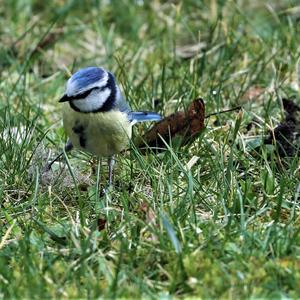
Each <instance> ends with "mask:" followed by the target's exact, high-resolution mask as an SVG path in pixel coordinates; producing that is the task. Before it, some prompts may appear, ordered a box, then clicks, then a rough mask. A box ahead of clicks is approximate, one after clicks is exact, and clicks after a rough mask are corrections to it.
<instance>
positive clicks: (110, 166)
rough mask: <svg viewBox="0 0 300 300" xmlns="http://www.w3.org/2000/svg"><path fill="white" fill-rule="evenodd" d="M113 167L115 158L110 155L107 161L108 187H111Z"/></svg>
mask: <svg viewBox="0 0 300 300" xmlns="http://www.w3.org/2000/svg"><path fill="white" fill-rule="evenodd" d="M114 165H115V156H114V155H112V156H111V157H110V158H109V159H108V176H109V179H108V186H109V187H110V186H112V181H113V168H114Z"/></svg>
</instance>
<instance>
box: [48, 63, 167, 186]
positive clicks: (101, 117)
mask: <svg viewBox="0 0 300 300" xmlns="http://www.w3.org/2000/svg"><path fill="white" fill-rule="evenodd" d="M59 102H60V103H62V105H63V107H62V111H63V125H64V129H65V132H66V134H67V136H68V140H67V143H66V144H65V151H66V152H68V151H71V150H72V149H73V148H77V149H79V150H82V151H85V152H89V153H91V154H93V155H95V156H97V157H107V158H108V168H109V184H108V186H112V181H113V166H114V162H115V159H114V157H115V155H116V154H118V153H120V152H121V151H122V150H124V149H126V148H127V147H128V144H129V142H130V139H131V135H132V126H133V125H134V124H136V123H139V122H145V121H160V120H161V119H162V116H161V115H160V114H158V113H155V112H147V111H132V110H131V108H130V106H129V104H128V103H127V101H126V100H125V99H124V97H123V96H122V93H121V90H120V88H119V86H118V84H117V82H116V79H115V76H114V75H113V74H112V73H111V72H109V71H107V70H105V69H104V68H102V67H86V68H83V69H80V70H78V71H77V72H75V73H74V74H73V75H72V76H71V77H70V78H69V79H68V81H67V84H66V89H65V93H64V94H63V96H62V97H61V98H60V100H59ZM62 155H63V152H62V153H61V154H59V155H58V156H57V157H56V158H55V159H54V160H53V161H52V162H51V163H50V166H49V168H51V165H52V164H53V162H54V161H56V160H57V159H58V158H59V157H60V156H62Z"/></svg>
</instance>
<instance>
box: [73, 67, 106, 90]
mask: <svg viewBox="0 0 300 300" xmlns="http://www.w3.org/2000/svg"><path fill="white" fill-rule="evenodd" d="M105 76H107V72H106V71H105V70H104V69H102V68H97V67H88V68H84V69H81V70H79V71H77V72H76V73H75V74H73V75H72V77H71V78H70V83H71V84H72V85H74V88H75V91H74V93H76V91H80V90H82V89H84V88H85V87H87V86H88V85H90V84H93V83H95V82H97V81H99V80H101V79H103V78H104V77H105Z"/></svg>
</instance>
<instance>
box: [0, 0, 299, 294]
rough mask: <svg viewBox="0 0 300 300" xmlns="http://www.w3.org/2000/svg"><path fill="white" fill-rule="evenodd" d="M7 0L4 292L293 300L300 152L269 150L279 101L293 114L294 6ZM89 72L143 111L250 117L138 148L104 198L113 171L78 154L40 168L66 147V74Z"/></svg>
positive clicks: (0, 244)
mask: <svg viewBox="0 0 300 300" xmlns="http://www.w3.org/2000/svg"><path fill="white" fill-rule="evenodd" d="M3 2H4V4H5V5H2V6H1V7H0V25H1V26H0V28H1V31H0V34H1V36H0V40H1V45H2V47H1V49H0V52H1V55H0V65H1V68H0V77H1V80H0V99H1V101H0V124H1V136H0V154H1V160H0V182H1V184H0V205H1V210H0V298H3V299H7V298H33V299H37V298H38V299H40V298H97V297H103V298H121V297H122V298H153V299H157V298H164V299H165V298H172V297H182V298H185V297H200V298H220V297H222V298H284V297H290V298H298V297H299V296H300V271H299V256H300V236H299V225H300V222H299V220H300V219H299V209H300V206H299V193H300V183H299V182H300V181H299V179H300V175H299V156H294V157H290V158H283V157H279V156H278V153H277V152H276V151H274V149H273V150H272V149H271V148H270V147H268V146H266V145H263V143H262V140H263V137H264V136H265V135H266V134H267V133H268V131H269V129H270V128H274V127H275V126H276V125H277V124H278V123H279V122H280V121H281V120H282V118H283V115H284V113H283V110H282V104H281V98H282V97H295V98H296V100H295V101H296V102H297V103H298V104H299V79H300V77H299V76H300V73H299V68H300V52H299V43H300V32H299V30H300V27H299V22H298V21H299V16H300V13H299V11H300V6H299V3H298V1H296V0H295V1H292V0H289V1H288V0H284V1H283V0H282V1H264V2H262V1H246V0H244V1H229V0H228V1H226V0H224V1H216V0H213V1H192V0H187V1H153V2H152V1H149V2H148V1H129V0H122V1H96V0H95V1H79V0H78V1H59V0H56V1H52V2H50V3H47V2H41V1H29V0H23V1H19V0H14V1H7V0H6V1H3ZM187 45H190V46H189V47H188V48H187V49H188V51H189V52H188V53H187V50H186V49H185V48H184V46H187ZM191 45H196V46H197V45H198V50H197V49H196V50H192V47H191ZM196 48H197V47H196ZM186 56H188V57H186ZM90 65H99V66H103V67H105V68H107V69H109V70H111V71H112V72H114V73H115V75H116V77H117V79H118V82H119V83H120V86H121V88H122V91H123V94H124V95H125V96H126V99H128V102H129V103H130V105H131V107H132V108H134V109H145V110H155V111H159V112H160V113H162V114H164V115H167V114H169V113H170V112H173V111H176V110H178V109H183V108H184V107H186V106H187V105H188V103H190V102H191V101H192V99H194V98H195V97H198V96H201V97H202V98H203V99H205V104H206V113H207V114H208V113H213V112H219V111H222V110H224V109H228V108H231V107H235V106H237V105H242V106H243V112H230V113H226V114H219V115H216V116H212V117H210V118H208V119H206V129H205V130H204V131H203V132H202V133H201V134H199V137H198V138H197V139H196V141H195V142H193V143H192V144H191V145H189V146H186V147H183V148H180V149H178V148H177V147H176V142H174V144H172V146H171V147H169V149H168V150H167V151H165V152H163V153H161V154H158V155H155V154H153V153H149V154H148V155H146V156H143V155H141V153H139V151H138V150H137V149H135V148H134V146H133V147H132V149H131V150H130V151H128V152H127V153H126V154H124V155H119V156H118V158H117V165H116V169H115V188H114V190H113V191H112V192H111V193H110V194H109V195H106V196H103V195H100V193H99V189H101V188H102V187H103V186H105V184H106V182H107V169H106V164H105V162H104V161H100V163H99V164H97V163H93V165H94V167H93V168H91V163H90V159H91V157H90V156H89V155H87V154H83V153H79V152H78V151H74V152H73V153H72V154H71V155H68V160H67V164H66V163H65V162H64V163H61V164H56V165H55V166H54V171H53V172H50V173H49V172H48V173H47V172H45V170H44V169H43V167H44V165H45V163H46V161H47V160H48V159H49V158H50V157H54V155H55V154H56V153H58V152H59V151H60V149H61V148H62V147H63V144H64V142H65V139H66V137H65V136H64V131H63V128H62V122H61V107H60V105H59V103H58V102H57V101H58V99H59V97H60V96H61V95H62V93H63V92H64V86H65V82H66V79H67V78H68V77H69V74H70V73H71V72H72V71H73V70H77V69H79V68H81V67H84V66H90ZM258 92H259V94H260V95H259V96H257V97H254V96H253V94H254V93H258ZM155 99H156V101H154V100H155ZM249 124H252V125H253V126H252V127H251V129H250V125H249ZM148 126H151V125H150V124H149V125H146V126H139V127H137V128H136V129H135V135H136V136H138V135H139V134H142V133H143V132H144V131H145V130H146V129H147V127H148ZM253 145H258V148H257V147H256V148H255V147H254V146H253ZM192 158H193V160H194V161H196V163H194V165H193V166H192V167H191V168H187V164H188V162H190V161H191V159H192ZM62 164H63V165H64V166H65V168H64V169H63V170H61V168H62ZM92 170H94V171H92ZM97 182H98V183H100V188H99V186H98V185H97ZM105 222H106V224H105V228H104V229H103V230H99V227H101V228H100V229H102V227H103V223H105Z"/></svg>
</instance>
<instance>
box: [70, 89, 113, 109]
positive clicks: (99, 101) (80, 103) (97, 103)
mask: <svg viewBox="0 0 300 300" xmlns="http://www.w3.org/2000/svg"><path fill="white" fill-rule="evenodd" d="M110 94H111V90H110V89H109V88H106V89H105V90H103V91H97V90H95V91H92V92H91V94H90V95H88V96H87V97H86V98H85V99H82V100H72V104H73V105H74V106H76V107H77V108H78V109H79V110H80V111H82V112H93V111H97V110H99V109H101V107H102V106H103V104H104V103H105V102H106V100H107V99H108V97H109V96H110Z"/></svg>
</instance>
